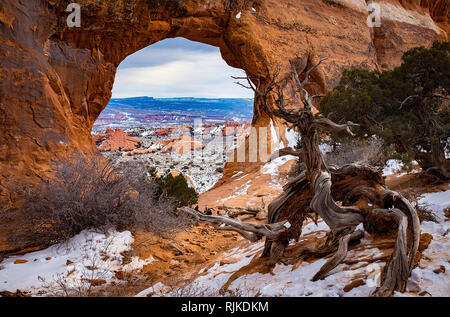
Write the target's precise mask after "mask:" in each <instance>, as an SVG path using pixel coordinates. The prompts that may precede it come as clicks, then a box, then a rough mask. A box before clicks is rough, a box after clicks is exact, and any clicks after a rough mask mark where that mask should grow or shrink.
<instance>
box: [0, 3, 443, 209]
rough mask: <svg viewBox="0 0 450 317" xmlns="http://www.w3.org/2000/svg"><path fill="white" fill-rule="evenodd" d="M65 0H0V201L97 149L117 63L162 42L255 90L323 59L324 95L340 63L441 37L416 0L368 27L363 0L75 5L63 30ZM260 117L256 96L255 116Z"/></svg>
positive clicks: (388, 62) (259, 120)
mask: <svg viewBox="0 0 450 317" xmlns="http://www.w3.org/2000/svg"><path fill="white" fill-rule="evenodd" d="M70 2H72V1H68V0H52V1H51V0H27V1H14V0H0V56H1V59H0V80H1V85H0V203H1V206H9V205H12V204H14V201H15V199H16V197H14V193H13V192H12V191H11V190H10V185H9V183H10V181H11V180H15V181H16V182H19V183H21V182H24V181H33V182H38V181H42V180H45V179H46V178H47V177H48V175H49V173H51V170H50V168H49V164H50V162H52V161H56V160H58V159H60V158H61V157H64V156H66V155H68V154H69V153H71V152H83V153H85V154H87V155H93V154H94V153H95V152H96V148H95V144H94V143H93V141H92V138H91V135H90V130H91V128H92V125H93V123H94V121H95V119H96V118H97V116H98V115H99V114H100V112H101V111H102V110H103V109H104V108H105V107H106V105H107V103H108V101H109V99H110V96H111V89H112V85H113V81H114V76H115V72H116V68H117V66H118V65H119V63H120V62H121V61H122V60H123V59H125V58H126V56H128V55H130V54H132V53H133V52H135V51H137V50H139V49H141V48H143V47H145V46H148V45H151V44H152V43H154V42H157V41H159V40H162V39H165V38H171V37H178V36H181V37H185V38H187V39H190V40H193V41H199V42H203V43H206V44H210V45H214V46H218V47H220V50H221V53H222V56H223V58H224V60H225V61H226V62H227V63H228V64H230V65H231V66H233V67H237V68H242V69H244V70H245V71H247V72H248V74H249V75H250V77H251V78H252V79H256V78H261V82H262V85H264V84H265V83H266V81H265V80H266V79H268V78H270V75H272V73H273V72H274V69H275V65H281V67H283V68H286V69H288V67H289V63H288V58H287V57H288V56H294V55H296V54H300V55H302V56H303V57H307V56H309V55H310V54H316V55H322V56H328V57H329V62H328V63H327V65H326V66H324V68H322V69H321V70H320V71H318V72H317V73H316V74H315V76H316V77H317V78H315V79H316V81H318V82H319V84H320V85H319V88H317V89H318V90H321V91H322V92H323V91H326V90H329V89H331V88H332V87H333V86H334V84H335V83H336V82H337V80H338V78H339V75H340V72H341V70H342V69H343V68H346V67H351V66H360V67H367V68H376V67H378V68H389V67H392V66H394V65H396V64H397V63H398V62H399V58H400V56H401V53H402V52H403V51H405V50H406V49H408V48H410V47H413V46H417V45H429V44H431V43H432V42H433V41H434V40H436V39H443V38H446V37H447V34H446V33H445V32H444V31H442V29H440V28H439V27H438V26H437V25H436V24H435V23H434V22H433V20H432V19H431V17H430V13H429V12H430V9H429V8H430V7H431V4H429V2H428V1H419V0H408V1H406V0H402V1H398V0H389V1H387V0H385V1H382V3H386V4H389V5H394V6H395V7H396V8H398V10H399V11H398V12H397V13H398V14H397V15H396V16H395V17H394V16H392V17H389V16H386V17H384V18H383V19H382V21H383V24H382V27H381V28H380V29H377V30H376V31H375V32H374V31H373V30H371V29H369V28H368V27H367V25H366V18H367V13H366V11H365V10H366V9H365V3H366V2H365V1H362V0H361V1H359V0H357V1H349V0H334V1H324V0H323V1H322V0H320V1H319V0H208V1H203V0H128V1H125V0H116V1H112V0H109V1H108V0H100V1H98V0H79V1H77V3H79V4H80V5H81V8H82V20H81V27H80V28H68V27H67V24H66V18H67V15H68V13H67V12H65V10H66V7H67V5H68V3H70ZM438 2H439V6H437V5H435V4H433V7H432V8H431V9H432V10H431V12H432V16H438V17H439V23H440V25H441V26H443V27H445V26H448V21H443V20H442V16H441V14H440V13H439V12H440V11H439V10H438V11H439V12H437V13H436V12H435V11H436V8H438V7H439V8H440V7H443V8H444V9H445V10H447V11H448V6H449V5H448V4H447V2H446V1H445V0H444V1H438ZM252 8H253V9H252ZM405 8H406V9H405ZM405 10H409V11H405ZM411 12H412V13H414V17H415V19H413V20H411V19H408V18H407V16H408V14H409V13H411ZM239 13H241V14H240V15H239ZM402 14H404V18H402ZM399 16H400V18H399ZM238 17H239V18H238ZM444 20H445V19H444ZM268 118H269V115H268V114H267V113H266V111H264V109H263V107H262V106H261V104H259V103H258V102H256V104H255V116H254V122H253V123H254V124H255V125H266V124H267V122H268ZM269 137H270V136H269Z"/></svg>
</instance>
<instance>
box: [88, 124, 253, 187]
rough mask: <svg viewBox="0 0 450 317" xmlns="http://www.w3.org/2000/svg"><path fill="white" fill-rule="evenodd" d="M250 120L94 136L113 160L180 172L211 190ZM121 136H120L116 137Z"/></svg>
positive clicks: (110, 132)
mask: <svg viewBox="0 0 450 317" xmlns="http://www.w3.org/2000/svg"><path fill="white" fill-rule="evenodd" d="M250 127H251V125H250V124H249V123H244V124H241V123H238V122H237V123H233V122H223V123H220V124H205V125H202V126H199V127H192V126H190V125H182V126H171V127H167V128H165V127H162V128H157V127H154V128H139V129H130V130H125V132H124V131H123V130H121V129H119V128H117V129H116V130H115V131H114V130H112V129H108V130H107V131H106V132H100V133H98V134H95V135H94V136H93V138H94V141H95V142H96V144H97V146H98V149H99V150H100V151H102V153H103V154H104V155H105V156H106V157H107V158H108V159H109V160H110V161H111V162H112V163H113V165H117V164H124V163H125V164H126V162H129V161H135V162H140V163H142V164H144V165H145V166H147V167H154V168H156V171H157V172H158V173H160V174H163V173H164V172H165V171H167V170H171V171H173V172H178V173H183V174H184V175H185V176H187V177H188V179H189V180H190V181H191V182H192V186H193V187H194V188H195V189H196V191H197V192H199V193H202V192H205V191H207V190H208V189H210V188H211V187H212V186H213V185H214V184H215V183H216V182H217V181H218V180H219V179H220V178H221V177H222V175H223V174H222V173H223V168H224V166H225V163H226V161H227V159H228V157H229V156H230V155H231V153H232V152H233V151H234V150H235V149H236V148H237V147H238V146H240V145H241V144H242V142H244V140H245V137H246V136H247V135H248V134H249V133H250ZM119 136H120V137H119Z"/></svg>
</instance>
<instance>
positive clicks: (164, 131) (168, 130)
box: [153, 127, 175, 136]
mask: <svg viewBox="0 0 450 317" xmlns="http://www.w3.org/2000/svg"><path fill="white" fill-rule="evenodd" d="M174 130H175V128H173V127H170V128H161V129H158V130H156V131H155V132H154V133H153V135H154V136H168V135H169V134H172V133H173V131H174Z"/></svg>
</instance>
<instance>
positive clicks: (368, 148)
mask: <svg viewBox="0 0 450 317" xmlns="http://www.w3.org/2000/svg"><path fill="white" fill-rule="evenodd" d="M325 161H326V163H327V164H328V165H337V166H343V165H346V164H351V163H366V164H369V165H373V166H383V165H384V156H383V142H381V141H380V140H377V139H373V138H372V139H369V140H367V141H364V142H358V141H353V142H349V143H344V144H338V145H336V146H335V149H334V150H333V151H332V152H328V153H326V154H325Z"/></svg>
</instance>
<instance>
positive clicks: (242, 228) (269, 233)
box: [178, 207, 287, 240]
mask: <svg viewBox="0 0 450 317" xmlns="http://www.w3.org/2000/svg"><path fill="white" fill-rule="evenodd" d="M178 210H180V211H182V212H184V213H187V214H189V215H191V216H194V217H195V218H197V219H198V220H199V221H203V222H211V223H223V224H225V225H228V226H230V227H231V228H233V229H234V231H236V232H239V233H241V234H242V232H248V233H254V234H256V235H258V236H260V237H263V236H265V237H267V238H268V239H272V240H274V239H276V238H277V237H278V236H279V235H280V234H281V233H282V232H284V231H285V230H286V227H285V226H284V225H285V224H286V222H287V221H283V222H277V223H271V224H256V225H254V224H249V223H244V222H242V221H240V220H234V219H231V218H230V217H225V216H208V215H204V214H202V213H201V212H199V211H197V210H195V209H192V208H189V207H182V208H179V209H178ZM230 230H231V229H230Z"/></svg>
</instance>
